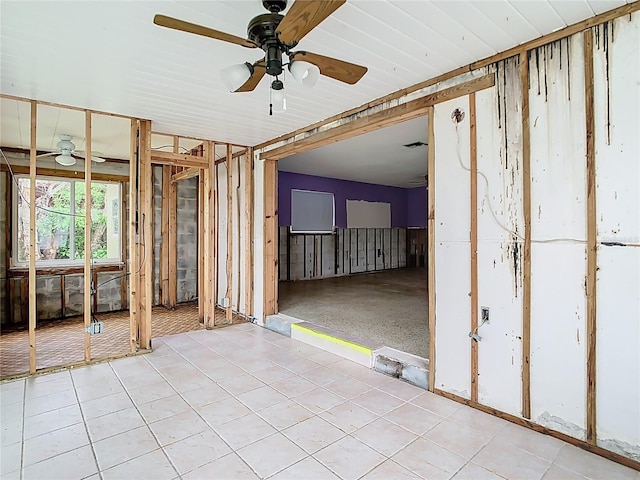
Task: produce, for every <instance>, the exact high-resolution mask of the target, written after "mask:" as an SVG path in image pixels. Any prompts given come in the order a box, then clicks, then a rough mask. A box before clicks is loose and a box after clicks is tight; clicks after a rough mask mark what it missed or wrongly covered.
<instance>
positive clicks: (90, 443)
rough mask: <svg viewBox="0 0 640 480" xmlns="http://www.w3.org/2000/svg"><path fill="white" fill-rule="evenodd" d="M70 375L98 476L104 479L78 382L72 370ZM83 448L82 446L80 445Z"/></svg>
mask: <svg viewBox="0 0 640 480" xmlns="http://www.w3.org/2000/svg"><path fill="white" fill-rule="evenodd" d="M69 377H70V378H71V386H72V388H73V393H74V394H75V396H76V400H77V402H78V410H80V416H81V417H82V424H83V425H84V430H85V432H87V440H89V446H90V447H91V454H92V455H93V460H94V461H95V462H96V468H97V469H98V476H99V477H100V480H102V479H103V477H102V472H101V470H100V464H99V463H98V455H97V454H96V449H95V447H94V446H93V440H92V439H91V434H90V433H89V426H88V425H87V419H86V417H85V415H84V410H83V408H82V402H80V396H79V395H78V390H77V389H76V382H75V381H74V379H73V375H71V371H69ZM78 448H82V447H78Z"/></svg>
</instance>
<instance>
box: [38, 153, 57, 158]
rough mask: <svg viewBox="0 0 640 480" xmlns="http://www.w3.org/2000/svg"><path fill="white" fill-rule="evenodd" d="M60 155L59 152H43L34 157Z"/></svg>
mask: <svg viewBox="0 0 640 480" xmlns="http://www.w3.org/2000/svg"><path fill="white" fill-rule="evenodd" d="M57 155H60V152H51V153H43V154H42V155H36V158H46V157H55V156H57Z"/></svg>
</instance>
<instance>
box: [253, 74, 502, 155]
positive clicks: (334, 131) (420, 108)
mask: <svg viewBox="0 0 640 480" xmlns="http://www.w3.org/2000/svg"><path fill="white" fill-rule="evenodd" d="M494 84H495V76H494V75H493V74H491V75H485V76H482V77H478V78H475V79H473V80H469V81H468V82H465V83H461V84H459V85H455V86H453V87H450V88H445V89H444V90H439V91H437V92H435V93H432V94H429V95H425V96H424V97H420V98H417V99H416V100H412V101H410V102H406V103H403V104H400V105H398V106H395V107H390V108H387V109H386V110H382V111H379V112H376V113H371V114H369V115H366V116H362V117H359V118H356V119H355V120H351V121H349V122H345V123H342V124H339V125H338V126H335V127H333V128H328V129H326V130H322V131H319V133H313V134H311V135H309V136H307V137H305V138H302V139H301V140H298V141H295V142H292V143H288V144H286V145H283V146H281V147H277V148H274V149H273V150H268V151H266V152H265V153H263V154H262V158H263V159H266V160H278V159H280V158H283V157H287V156H289V155H293V154H295V153H301V152H304V151H307V150H310V149H313V148H317V147H321V146H323V145H327V144H330V143H335V142H337V141H340V140H345V139H347V138H351V137H355V136H356V135H361V134H363V133H367V132H371V131H374V130H378V129H380V128H383V127H388V126H390V125H395V124H397V123H400V122H404V121H406V120H410V119H412V118H417V117H420V116H423V115H424V114H425V113H426V112H427V110H428V108H429V107H431V106H432V105H436V104H438V103H442V102H446V101H448V100H451V99H453V98H458V97H462V96H465V95H469V94H470V93H473V92H477V91H480V90H484V89H487V88H491V87H493V86H494Z"/></svg>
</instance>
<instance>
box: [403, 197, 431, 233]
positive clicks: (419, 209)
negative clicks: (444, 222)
mask: <svg viewBox="0 0 640 480" xmlns="http://www.w3.org/2000/svg"><path fill="white" fill-rule="evenodd" d="M407 227H414V228H427V187H416V188H409V189H407Z"/></svg>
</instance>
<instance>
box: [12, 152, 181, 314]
mask: <svg viewBox="0 0 640 480" xmlns="http://www.w3.org/2000/svg"><path fill="white" fill-rule="evenodd" d="M167 146H170V145H167ZM158 148H162V147H158ZM182 148H184V147H182ZM0 154H1V155H2V158H3V159H4V161H5V163H6V164H7V168H8V170H9V175H10V176H11V179H12V180H13V182H14V183H15V185H16V189H17V192H18V194H19V195H20V197H21V198H22V201H23V202H25V204H26V205H27V206H28V207H29V208H31V205H30V203H29V201H28V200H27V199H26V197H25V196H24V193H23V192H22V188H20V183H19V182H18V178H17V177H16V175H15V173H14V171H13V168H12V167H11V163H10V162H9V159H8V158H7V156H6V155H5V153H4V151H3V150H2V149H1V148H0ZM34 207H35V208H37V209H38V210H41V211H44V212H50V213H55V214H59V215H66V216H69V217H77V218H85V215H80V214H76V213H66V212H59V211H57V210H51V209H49V208H46V207H42V206H40V205H34ZM144 220H145V214H144V213H143V214H142V224H143V225H144ZM144 231H145V230H144V228H143V229H142V242H141V243H140V246H142V247H144V245H145V243H144V242H145V237H144ZM89 253H90V254H91V257H90V262H91V265H90V272H89V273H91V272H92V271H93V270H94V268H95V264H94V262H95V259H94V258H93V254H92V252H91V250H90V251H89ZM145 260H146V251H145V249H144V248H143V250H142V259H141V261H140V266H139V267H138V270H136V272H135V273H134V274H135V275H137V274H138V273H140V272H141V271H142V267H143V266H144V262H145ZM131 273H132V272H126V273H124V274H122V275H119V276H117V277H113V278H110V279H109V280H105V281H104V282H102V283H99V284H98V285H94V283H93V278H92V280H91V286H90V289H91V290H90V293H91V296H92V297H93V296H94V295H96V294H97V293H98V290H99V289H100V287H102V286H103V285H105V284H107V283H109V282H113V281H115V280H119V279H121V278H124V277H127V276H129V275H131ZM92 277H93V276H92ZM7 278H9V277H7ZM91 321H92V322H98V321H99V320H98V318H97V316H96V314H95V312H94V311H93V301H92V302H91Z"/></svg>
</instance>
